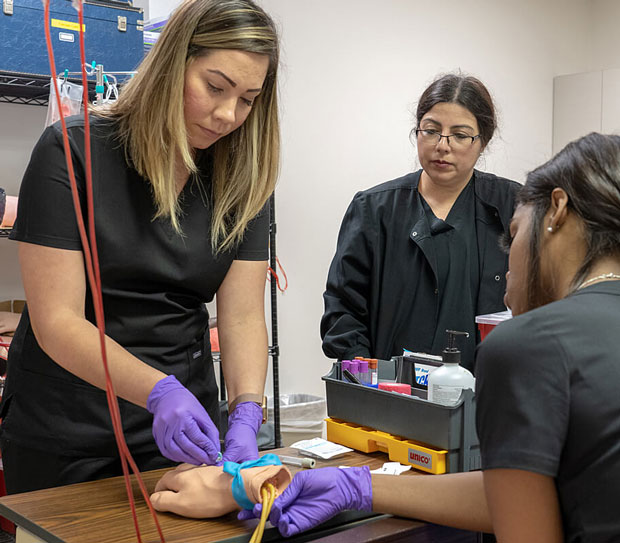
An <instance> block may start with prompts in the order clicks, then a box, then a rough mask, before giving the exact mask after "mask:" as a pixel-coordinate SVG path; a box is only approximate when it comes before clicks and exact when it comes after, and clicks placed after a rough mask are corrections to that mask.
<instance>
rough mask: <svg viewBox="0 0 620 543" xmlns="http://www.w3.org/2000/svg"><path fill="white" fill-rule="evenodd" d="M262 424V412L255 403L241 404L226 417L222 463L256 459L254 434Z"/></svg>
mask: <svg viewBox="0 0 620 543" xmlns="http://www.w3.org/2000/svg"><path fill="white" fill-rule="evenodd" d="M262 422H263V410H262V408H261V407H260V405H258V404H257V403H256V402H243V403H240V404H238V405H237V407H235V410H234V411H233V412H232V413H231V414H230V416H229V417H228V432H226V439H225V441H224V456H223V457H222V461H221V462H219V463H218V465H221V464H223V463H224V462H237V463H238V464H240V463H241V462H245V461H246V460H256V459H257V458H258V445H257V443H256V434H257V433H258V430H259V428H260V425H261V423H262Z"/></svg>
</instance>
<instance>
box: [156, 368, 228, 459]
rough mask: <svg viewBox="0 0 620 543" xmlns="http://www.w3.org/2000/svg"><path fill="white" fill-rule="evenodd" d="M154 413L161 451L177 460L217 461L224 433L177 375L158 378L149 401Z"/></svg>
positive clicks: (167, 456)
mask: <svg viewBox="0 0 620 543" xmlns="http://www.w3.org/2000/svg"><path fill="white" fill-rule="evenodd" d="M146 408H147V409H148V410H149V412H150V413H152V414H153V437H154V438H155V443H157V446H158V447H159V450H160V451H161V453H162V454H163V455H164V456H165V457H166V458H169V459H170V460H174V461H175V462H187V463H188V464H195V465H200V464H215V463H216V462H217V461H218V460H219V458H218V457H220V433H219V431H218V429H217V428H216V427H215V424H213V421H212V420H211V418H210V417H209V415H208V413H207V412H206V411H205V408H204V407H203V406H202V405H201V403H200V402H199V401H198V400H197V398H196V396H194V395H193V394H192V393H191V392H190V391H189V390H187V389H186V388H185V387H184V386H183V385H182V384H181V383H179V381H177V378H176V377H175V376H174V375H168V377H165V378H164V379H161V380H160V381H158V382H157V383H156V384H155V386H154V387H153V390H151V393H150V394H149V397H148V400H147V402H146Z"/></svg>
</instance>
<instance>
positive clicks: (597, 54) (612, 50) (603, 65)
mask: <svg viewBox="0 0 620 543" xmlns="http://www.w3.org/2000/svg"><path fill="white" fill-rule="evenodd" d="M591 24H592V27H591V36H592V40H591V43H592V46H591V52H590V54H591V58H590V62H589V68H588V69H589V70H606V69H609V68H620V32H618V25H619V24H620V1H618V0H593V2H592V18H591Z"/></svg>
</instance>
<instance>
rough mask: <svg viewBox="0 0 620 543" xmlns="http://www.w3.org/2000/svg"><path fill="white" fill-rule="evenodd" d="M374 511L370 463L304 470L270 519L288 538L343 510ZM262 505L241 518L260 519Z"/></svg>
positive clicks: (295, 478)
mask: <svg viewBox="0 0 620 543" xmlns="http://www.w3.org/2000/svg"><path fill="white" fill-rule="evenodd" d="M346 509H355V510H357V511H372V482H371V479H370V470H369V469H368V466H363V467H361V468H320V469H311V470H306V471H300V472H299V473H297V474H296V475H295V477H294V478H293V480H292V481H291V484H290V485H289V486H288V487H287V488H286V490H284V492H282V495H281V496H278V497H277V498H276V500H275V501H274V502H273V506H272V508H271V513H270V514H269V522H271V524H273V525H274V526H277V527H278V530H280V533H281V534H282V535H283V536H284V537H289V536H291V535H295V534H298V533H299V532H303V531H305V530H309V529H310V528H314V527H315V526H317V525H318V524H321V523H323V522H325V521H326V520H327V519H330V518H331V517H333V516H334V515H336V514H337V513H339V512H340V511H344V510H346ZM261 511H262V505H261V504H260V503H258V504H256V505H255V506H254V509H252V510H251V511H249V510H243V511H241V512H240V513H239V515H238V516H237V518H238V519H239V520H248V519H251V518H260V515H261Z"/></svg>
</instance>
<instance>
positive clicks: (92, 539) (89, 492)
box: [0, 448, 476, 543]
mask: <svg viewBox="0 0 620 543" xmlns="http://www.w3.org/2000/svg"><path fill="white" fill-rule="evenodd" d="M267 452H274V453H276V454H285V455H288V456H298V454H297V451H296V450H294V449H290V448H284V449H278V450H275V451H267ZM387 460H388V459H387V456H386V455H385V454H383V453H372V454H362V453H358V452H351V453H347V454H346V455H345V456H343V457H340V458H338V459H335V460H331V461H320V460H319V461H317V467H326V466H339V465H348V466H362V465H368V466H369V467H370V469H375V468H378V467H380V466H381V465H382V464H383V463H384V462H386V461H387ZM289 468H291V471H292V472H295V471H297V468H295V467H292V466H289ZM166 471H167V470H155V471H149V472H146V473H143V474H142V476H143V479H144V482H145V484H146V487H147V489H148V490H149V491H150V492H152V491H153V489H154V488H155V484H156V483H157V481H158V480H159V479H160V477H161V476H162V475H163V474H164V473H165V472H166ZM416 474H417V475H419V472H414V471H409V472H406V473H404V474H403V475H401V477H411V476H414V475H416ZM134 495H135V496H136V509H137V513H138V520H139V524H140V531H141V533H142V541H143V543H158V542H159V541H160V539H159V537H158V534H157V530H156V528H155V524H154V523H153V520H152V518H151V516H150V513H149V511H148V508H147V506H146V503H145V502H144V500H143V499H142V496H141V494H140V491H139V489H138V485H137V484H135V483H134ZM0 515H2V516H4V517H6V518H8V519H9V520H11V521H13V522H14V523H15V524H16V525H17V526H18V531H17V542H16V543H41V542H43V543H128V542H136V541H137V537H136V534H135V530H134V526H133V519H132V516H131V512H130V509H129V504H128V501H127V496H126V494H125V484H124V480H123V478H122V477H114V478H111V479H103V480H100V481H92V482H88V483H80V484H75V485H68V486H63V487H57V488H49V489H45V490H38V491H35V492H26V493H24V494H14V495H12V496H4V497H2V498H0ZM158 519H159V522H160V525H161V528H162V530H163V533H164V537H165V539H166V542H167V543H207V542H226V543H245V542H247V541H248V540H249V538H250V537H251V535H252V532H253V531H254V527H255V526H256V524H257V521H256V520H252V521H238V520H237V519H236V514H230V515H227V516H225V517H220V518H216V519H205V520H196V519H188V518H184V517H180V516H177V515H175V514H172V513H158ZM342 530H347V531H346V532H343V533H339V532H341V531H342ZM446 530H447V529H445V528H440V527H435V526H432V525H428V524H425V523H422V522H417V521H413V520H408V519H400V518H394V517H390V516H389V515H377V514H374V513H362V512H354V511H345V512H343V513H340V514H339V515H337V516H336V517H334V518H333V519H331V520H330V521H328V522H326V523H325V524H323V525H321V526H320V527H318V528H316V529H314V530H311V531H309V532H306V533H304V534H300V535H299V536H297V537H294V538H288V539H286V541H289V542H291V543H293V542H294V543H302V542H305V541H310V540H312V541H322V542H323V543H347V542H351V543H353V542H355V543H357V542H361V541H374V542H379V541H420V542H426V541H429V542H430V541H441V540H444V541H447V540H449V541H451V542H456V541H459V542H465V541H476V535H475V534H472V533H471V532H461V531H460V530H448V532H445V531H446ZM442 531H443V532H445V533H446V534H448V535H447V536H446V537H443V536H441V533H440V532H442ZM431 532H433V534H431ZM336 533H338V534H337V535H333V534H336ZM416 534H418V535H419V536H420V537H417V536H416ZM429 534H430V535H429ZM438 536H439V537H438ZM336 538H337V541H336ZM280 539H281V537H280V535H279V533H278V531H277V530H276V529H275V528H273V527H270V525H269V524H268V528H267V529H266V530H265V534H264V537H263V541H264V542H269V541H277V540H280Z"/></svg>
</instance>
